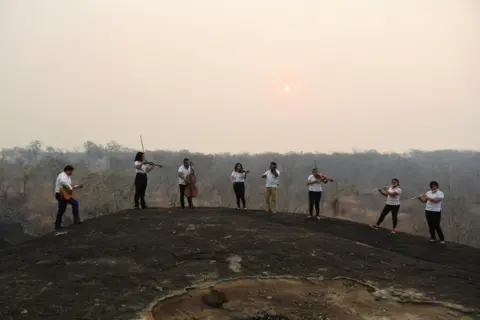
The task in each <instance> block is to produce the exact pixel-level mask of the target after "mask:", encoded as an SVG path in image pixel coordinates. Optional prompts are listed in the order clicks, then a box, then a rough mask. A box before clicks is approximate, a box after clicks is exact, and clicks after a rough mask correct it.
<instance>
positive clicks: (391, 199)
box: [371, 178, 402, 235]
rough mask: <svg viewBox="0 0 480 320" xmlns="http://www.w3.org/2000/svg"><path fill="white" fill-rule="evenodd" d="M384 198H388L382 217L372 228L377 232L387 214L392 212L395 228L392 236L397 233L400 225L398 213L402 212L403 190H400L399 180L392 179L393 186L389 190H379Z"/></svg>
mask: <svg viewBox="0 0 480 320" xmlns="http://www.w3.org/2000/svg"><path fill="white" fill-rule="evenodd" d="M378 192H380V193H381V194H382V195H383V196H384V197H386V198H387V199H386V201H385V206H384V207H383V210H382V212H381V213H380V217H379V218H378V221H377V223H376V224H375V225H372V226H371V227H372V228H373V229H375V230H377V229H378V228H379V227H380V224H381V223H382V222H383V220H384V219H385V217H386V216H387V214H389V213H390V212H392V223H393V228H392V231H391V233H390V234H392V235H393V234H395V233H396V230H395V229H396V227H397V223H398V211H399V210H400V195H401V194H402V189H401V188H400V181H399V180H398V179H397V178H393V179H392V185H391V186H390V187H388V188H382V189H378Z"/></svg>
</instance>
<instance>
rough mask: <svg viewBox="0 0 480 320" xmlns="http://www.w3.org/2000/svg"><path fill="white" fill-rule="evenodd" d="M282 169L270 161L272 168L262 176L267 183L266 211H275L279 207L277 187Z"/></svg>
mask: <svg viewBox="0 0 480 320" xmlns="http://www.w3.org/2000/svg"><path fill="white" fill-rule="evenodd" d="M279 177H280V171H279V170H278V169H277V164H276V163H275V162H270V169H269V170H267V171H265V173H264V174H263V175H262V178H264V179H266V184H265V188H266V190H265V212H271V213H275V212H276V209H277V188H278V178H279Z"/></svg>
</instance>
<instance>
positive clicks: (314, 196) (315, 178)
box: [306, 168, 333, 219]
mask: <svg viewBox="0 0 480 320" xmlns="http://www.w3.org/2000/svg"><path fill="white" fill-rule="evenodd" d="M329 181H333V180H332V179H330V178H328V177H327V176H326V175H324V174H320V173H318V169H317V168H313V169H312V174H311V175H309V176H308V179H307V183H306V184H307V186H308V212H309V216H308V218H309V219H312V218H313V207H315V217H316V218H317V219H320V200H321V199H322V183H325V184H326V183H328V182H329Z"/></svg>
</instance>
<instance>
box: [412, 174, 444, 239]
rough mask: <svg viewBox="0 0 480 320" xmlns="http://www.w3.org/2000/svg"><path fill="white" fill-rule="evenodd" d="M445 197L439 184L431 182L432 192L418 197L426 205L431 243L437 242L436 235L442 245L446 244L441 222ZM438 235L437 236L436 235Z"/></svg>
mask: <svg viewBox="0 0 480 320" xmlns="http://www.w3.org/2000/svg"><path fill="white" fill-rule="evenodd" d="M444 197H445V195H444V194H443V192H442V191H440V190H439V189H438V182H437V181H431V182H430V191H428V192H427V193H426V194H424V195H423V196H420V197H418V199H419V200H420V201H422V202H423V203H426V205H425V218H426V219H427V224H428V230H429V231H430V240H429V242H431V243H435V242H436V241H437V237H436V235H438V238H439V239H440V243H441V244H445V237H444V236H443V230H442V227H440V221H441V220H442V202H443V198H444ZM435 233H436V234H435Z"/></svg>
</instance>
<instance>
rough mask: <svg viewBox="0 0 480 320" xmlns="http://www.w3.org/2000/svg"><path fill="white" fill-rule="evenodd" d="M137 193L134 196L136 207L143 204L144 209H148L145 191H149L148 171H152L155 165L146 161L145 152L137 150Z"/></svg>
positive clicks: (135, 164) (135, 162)
mask: <svg viewBox="0 0 480 320" xmlns="http://www.w3.org/2000/svg"><path fill="white" fill-rule="evenodd" d="M133 165H134V166H135V194H134V196H133V201H134V206H135V208H136V209H138V208H139V205H141V207H142V209H147V204H146V202H145V193H146V191H147V182H148V179H147V173H148V172H150V171H152V169H153V168H154V166H152V165H150V164H148V163H146V161H145V154H144V153H143V152H137V154H136V155H135V161H134V163H133Z"/></svg>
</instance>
